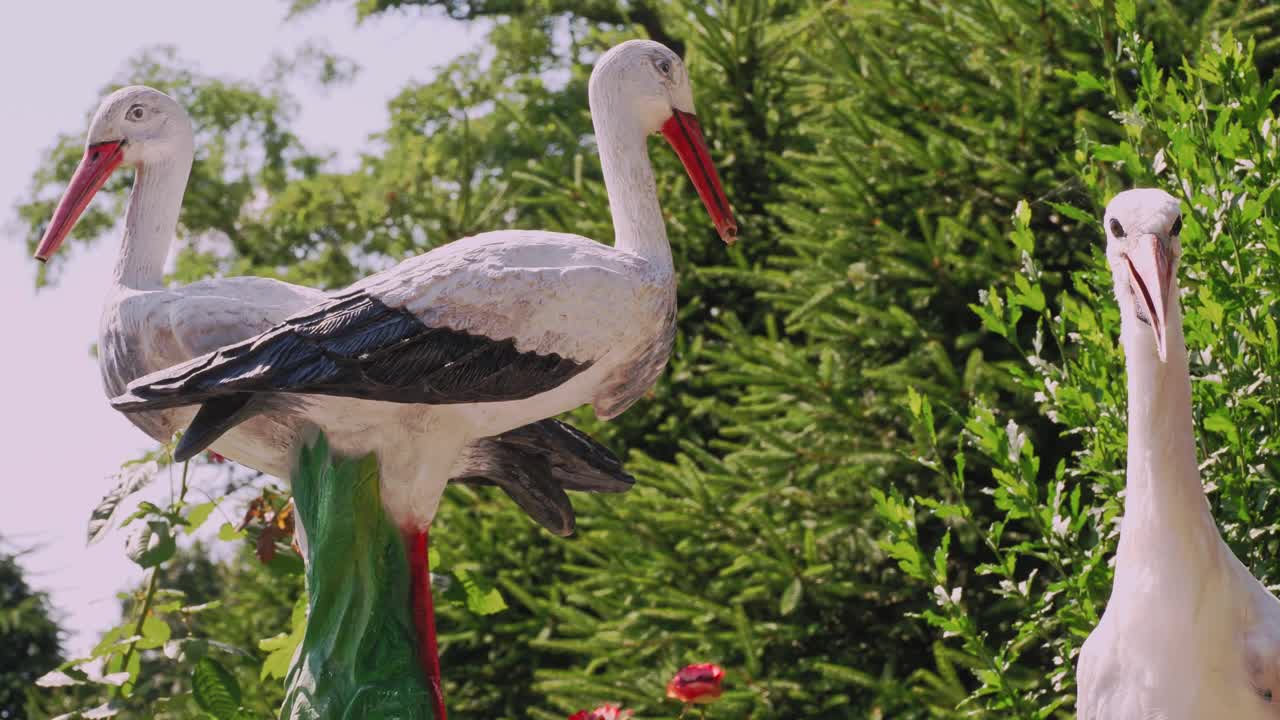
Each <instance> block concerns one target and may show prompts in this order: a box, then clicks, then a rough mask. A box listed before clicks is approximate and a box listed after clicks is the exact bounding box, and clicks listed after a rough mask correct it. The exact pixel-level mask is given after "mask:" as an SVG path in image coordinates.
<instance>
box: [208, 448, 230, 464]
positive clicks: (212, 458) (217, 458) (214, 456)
mask: <svg viewBox="0 0 1280 720" xmlns="http://www.w3.org/2000/svg"><path fill="white" fill-rule="evenodd" d="M226 461H227V459H226V458H225V457H223V456H221V455H219V454H218V453H216V452H214V451H212V450H210V451H209V462H212V463H224V462H226Z"/></svg>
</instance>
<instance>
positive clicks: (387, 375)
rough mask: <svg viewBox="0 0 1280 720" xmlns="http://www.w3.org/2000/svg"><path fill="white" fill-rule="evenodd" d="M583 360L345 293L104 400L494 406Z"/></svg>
mask: <svg viewBox="0 0 1280 720" xmlns="http://www.w3.org/2000/svg"><path fill="white" fill-rule="evenodd" d="M589 366H590V362H575V361H573V360H570V359H568V358H563V357H561V356H559V355H556V354H547V355H542V354H538V353H534V352H521V351H520V350H518V349H517V348H516V346H515V341H514V340H512V339H504V340H495V339H492V338H488V337H484V336H481V335H472V334H470V333H467V332H463V331H460V330H453V329H450V328H444V327H429V326H427V325H425V324H423V323H422V321H421V320H419V319H418V317H417V316H415V315H414V314H413V313H412V312H409V311H408V310H404V309H396V308H391V307H388V306H387V305H385V304H383V303H382V302H381V301H379V300H378V299H377V298H374V297H372V296H370V295H368V294H366V293H365V292H363V291H352V292H348V293H346V294H344V295H340V296H338V297H335V298H333V299H331V300H329V301H327V302H325V303H322V304H320V305H318V306H316V307H314V308H311V309H309V310H307V311H305V312H302V313H299V314H297V315H295V316H293V317H292V318H289V319H288V320H286V321H284V322H283V323H281V324H280V325H277V326H276V327H274V328H272V329H270V330H268V331H266V332H264V333H262V334H261V335H258V336H257V337H254V338H250V339H248V340H245V341H244V342H241V343H237V344H235V345H230V346H228V347H225V348H222V349H221V350H219V351H217V352H215V353H210V354H209V355H206V356H203V357H200V358H196V359H195V360H192V361H189V362H187V363H183V364H181V365H178V366H175V367H173V368H169V369H168V370H163V371H160V372H158V373H152V374H151V375H148V376H146V377H144V378H142V379H140V380H137V381H135V382H134V383H132V384H131V385H130V387H129V392H128V393H127V394H125V395H122V396H121V397H119V398H116V399H115V400H113V401H112V404H113V405H114V406H115V407H116V408H117V409H119V410H123V411H125V412H137V411H143V410H160V409H164V408H170V407H177V406H180V405H192V404H196V403H202V402H205V401H207V400H209V399H210V398H215V397H221V396H225V395H228V394H232V393H259V392H287V393H308V394H318V395H337V396H344V397H357V398H364V399H369V400H381V401H388V402H401V403H425V404H433V405H447V404H454V403H473V402H502V401H507V400H523V399H525V398H529V397H533V396H534V395H538V394H540V393H543V392H546V391H548V390H551V389H553V388H555V387H557V386H559V385H560V384H562V383H564V382H565V381H567V380H569V379H570V378H572V377H573V376H575V375H577V374H578V373H580V372H582V371H583V370H586V369H587V368H588V367H589Z"/></svg>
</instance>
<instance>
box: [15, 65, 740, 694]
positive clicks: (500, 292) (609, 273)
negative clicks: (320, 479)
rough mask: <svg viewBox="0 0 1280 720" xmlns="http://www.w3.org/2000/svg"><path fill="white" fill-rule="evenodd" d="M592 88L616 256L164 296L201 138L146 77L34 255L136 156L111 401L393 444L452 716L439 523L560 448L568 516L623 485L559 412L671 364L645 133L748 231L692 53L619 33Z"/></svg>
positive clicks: (103, 354)
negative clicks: (706, 125)
mask: <svg viewBox="0 0 1280 720" xmlns="http://www.w3.org/2000/svg"><path fill="white" fill-rule="evenodd" d="M589 101H590V106H591V112H592V119H593V122H594V125H595V129H596V144H597V147H598V150H599V153H600V158H601V165H602V168H603V172H604V179H605V186H606V189H607V190H608V194H609V205H610V209H611V211H612V214H613V223H614V229H615V233H616V237H615V242H614V246H613V247H609V246H606V245H602V244H600V243H597V242H595V241H593V240H589V239H587V238H584V237H580V236H577V235H569V234H564V233H552V232H535V231H526V230H505V231H498V232H491V233H485V234H481V235H477V236H474V237H469V238H464V239H461V240H457V241H455V242H453V243H450V244H448V245H445V246H442V247H439V248H436V249H435V250H433V251H431V252H428V253H426V254H423V255H419V256H417V257H414V258H410V259H408V260H405V261H403V262H401V263H400V264H398V265H396V266H395V267H393V268H391V269H389V270H386V271H383V272H380V273H377V274H375V275H372V276H370V277H368V278H365V279H364V280H362V281H360V282H358V283H356V284H354V285H352V286H350V287H348V288H346V289H345V290H341V291H337V292H334V293H321V292H320V291H317V290H313V289H309V288H304V287H299V286H296V285H290V284H288V283H283V282H279V281H276V280H270V279H264V278H256V277H240V278H227V279H223V280H216V281H206V282H200V283H195V284H192V285H188V286H185V287H180V288H165V287H164V286H163V283H162V274H163V270H162V268H163V265H164V261H165V257H166V255H167V253H168V249H169V245H170V243H171V240H172V237H173V235H174V231H175V228H176V223H177V218H178V210H179V206H180V203H181V197H182V191H183V187H184V185H185V182H186V179H187V175H188V172H189V169H190V165H191V158H192V145H193V140H192V131H191V127H190V123H189V121H188V120H187V118H186V115H185V113H184V112H183V111H182V109H181V108H180V107H179V106H178V105H177V103H175V102H174V101H173V100H172V99H170V98H168V97H167V96H165V95H163V94H161V93H159V92H157V91H155V90H151V89H148V88H142V87H131V88H125V89H123V90H120V91H118V92H116V93H114V94H112V95H111V96H110V97H108V98H107V99H106V100H105V101H104V102H103V104H102V106H101V107H100V108H99V110H98V112H97V114H96V115H95V117H94V119H93V121H92V124H91V126H90V128H89V135H88V140H87V144H86V145H87V147H86V151H85V156H84V158H83V160H82V161H81V164H80V166H79V168H78V169H77V170H76V173H75V175H74V177H73V179H72V181H71V184H70V186H69V188H68V190H67V192H66V194H65V196H64V197H63V199H62V201H61V202H60V203H59V206H58V209H57V211H56V212H55V215H54V218H53V221H52V222H51V224H50V226H49V228H48V230H47V232H46V234H45V236H44V238H43V239H42V241H41V243H40V245H39V247H38V249H37V251H36V257H37V258H39V259H41V260H44V259H47V258H48V257H49V256H50V254H51V253H53V252H54V251H55V250H56V249H57V247H58V246H59V244H60V243H61V242H62V240H63V239H64V238H65V237H66V235H67V233H68V232H69V231H70V230H71V227H72V226H73V224H74V223H75V221H76V220H77V218H78V217H79V215H80V213H81V212H82V211H83V210H84V208H85V206H86V205H87V204H88V202H89V200H90V199H91V197H92V196H93V194H94V193H95V192H96V191H97V190H98V189H100V188H101V187H102V185H103V183H104V182H105V181H106V179H107V177H108V175H109V174H110V173H111V172H112V171H113V170H114V169H115V168H116V167H118V166H121V165H129V166H133V167H135V168H136V177H135V181H134V189H133V194H132V196H131V198H130V202H129V209H128V212H127V215H126V222H125V234H124V241H123V245H122V250H121V253H120V259H119V261H118V263H117V267H116V271H115V284H114V287H113V289H112V291H111V293H110V295H109V297H108V299H107V303H106V308H105V311H104V314H103V322H102V328H101V339H100V344H99V357H100V363H101V367H102V372H103V377H104V380H105V384H106V389H107V392H108V393H109V394H110V395H112V396H118V397H117V398H116V399H115V400H113V405H114V406H115V407H117V408H118V409H120V410H121V411H123V412H126V413H129V414H130V418H131V419H132V420H133V422H134V423H135V424H137V425H138V426H139V427H141V428H142V429H143V430H145V431H146V432H147V433H149V434H150V435H151V436H152V437H155V438H157V439H161V440H165V439H168V438H169V437H171V436H172V434H173V433H174V432H175V431H177V430H179V429H181V428H183V427H186V433H185V434H184V436H183V438H182V440H181V441H180V443H179V445H178V447H177V450H176V452H175V457H176V458H177V459H179V460H182V459H184V458H188V457H191V456H192V455H194V454H196V453H198V452H200V451H201V450H203V449H204V448H206V447H210V446H211V447H212V448H213V449H214V450H216V451H217V452H219V453H220V454H222V455H225V456H227V457H229V458H232V459H234V460H236V461H238V462H241V463H243V464H245V465H247V466H249V467H253V468H256V469H259V470H261V471H263V472H266V473H268V474H271V475H275V476H277V477H281V478H288V477H289V476H290V471H291V468H292V466H293V463H294V462H295V459H296V450H297V447H298V445H299V443H300V442H301V441H302V440H303V439H304V438H305V437H306V436H307V435H309V434H310V433H312V432H314V431H315V430H321V431H323V432H324V433H325V435H326V436H327V437H328V439H329V442H330V445H331V447H332V448H333V450H334V451H335V452H336V453H338V454H340V455H345V456H363V455H365V454H367V453H370V452H373V453H376V455H377V456H378V459H379V463H380V467H381V482H382V498H383V501H384V504H385V505H386V508H387V511H388V513H389V514H390V516H391V517H392V518H393V520H394V521H395V522H397V523H398V524H399V526H400V527H401V529H402V531H403V532H404V533H405V535H406V541H407V542H408V544H409V551H410V558H411V559H410V562H411V564H412V566H413V569H414V576H415V582H414V588H415V598H414V602H415V606H416V607H418V608H421V609H422V610H423V612H420V613H419V614H418V616H417V620H418V622H419V639H420V643H421V647H420V657H421V658H422V660H423V663H424V666H425V670H426V672H427V675H428V678H429V679H430V680H431V684H432V690H433V693H434V694H435V703H436V706H437V717H438V718H443V717H444V707H443V700H442V698H441V696H440V692H439V665H438V658H437V654H436V649H435V631H434V621H433V619H432V616H431V613H430V592H431V591H430V574H429V572H428V568H427V540H428V535H427V530H428V527H429V525H430V523H431V521H432V519H433V518H434V515H435V512H436V508H437V505H438V503H439V500H440V496H441V493H442V492H443V490H444V487H445V484H446V482H447V481H448V480H449V479H450V478H451V477H454V478H477V477H479V478H483V479H486V480H488V481H496V482H499V483H501V482H502V479H503V478H504V477H506V478H508V479H509V478H510V476H511V475H513V474H514V475H520V474H521V473H522V472H523V470H522V469H521V468H520V467H518V466H519V465H520V464H522V463H524V462H525V461H527V460H528V459H529V458H530V457H531V456H536V457H535V459H540V460H541V461H542V462H547V457H546V455H547V454H548V452H550V453H551V454H552V457H551V458H550V464H551V465H552V466H553V468H552V469H551V470H549V471H547V472H551V473H552V474H555V475H556V478H555V479H556V480H557V481H558V484H557V483H551V482H541V483H537V486H538V488H541V489H540V490H537V491H536V492H533V493H531V495H532V496H533V499H532V501H533V502H534V503H535V504H537V503H538V502H544V501H545V502H551V504H552V506H553V510H554V506H557V502H556V498H555V497H549V496H551V495H554V492H555V490H556V489H558V487H559V485H560V484H562V485H564V487H568V488H570V489H575V487H574V484H575V483H580V484H587V485H595V486H597V487H595V489H620V488H619V487H616V486H622V487H625V484H626V483H625V482H624V481H625V480H626V478H625V476H622V479H617V478H614V477H611V475H614V474H616V473H615V471H616V464H615V465H610V463H609V461H610V460H611V458H609V457H608V456H607V451H603V449H602V448H599V446H596V445H594V444H593V443H590V441H589V439H587V438H585V436H582V435H581V434H580V433H576V431H572V429H571V428H567V427H566V426H563V425H558V424H548V423H547V422H542V421H543V420H544V419H545V418H549V417H551V416H554V415H557V414H559V413H563V412H565V411H568V410H571V409H573V408H575V407H578V406H581V405H584V404H591V405H592V406H593V407H594V408H595V412H596V414H597V415H598V416H600V417H602V418H606V419H607V418H612V417H614V416H616V415H618V414H619V413H621V412H622V411H623V410H625V409H626V408H627V407H629V406H630V405H631V404H632V403H634V402H635V401H636V400H637V399H639V398H640V397H641V395H643V394H644V393H645V392H646V391H647V390H648V389H649V388H650V387H651V386H652V385H653V383H654V382H655V381H656V379H657V377H658V375H659V374H660V373H661V371H662V369H663V367H664V366H665V364H666V362H667V359H668V357H669V355H670V352H671V348H672V344H673V341H674V337H675V309H676V288H675V271H674V267H673V264H672V256H671V248H670V245H669V243H668V240H667V234H666V227H665V223H664V221H663V216H662V212H661V209H660V207H659V204H658V197H657V189H656V185H655V182H654V176H653V170H652V167H651V165H650V162H649V157H648V150H647V145H646V140H647V137H648V136H649V135H651V134H654V133H657V132H661V133H662V134H663V135H664V137H665V138H666V139H667V141H668V142H669V143H670V144H671V145H672V146H673V148H674V149H675V151H676V153H677V155H678V156H679V157H680V159H681V161H682V162H683V164H684V166H685V168H686V170H687V172H688V174H689V176H690V178H691V180H692V182H693V185H694V187H695V188H696V189H697V192H698V194H699V195H700V196H701V198H702V201H703V203H704V204H705V206H706V208H707V211H708V212H709V213H710V215H711V218H712V220H713V222H714V224H715V227H716V229H717V231H718V232H719V234H720V236H721V238H722V239H723V240H724V241H725V242H732V241H733V240H735V239H736V234H737V225H736V223H735V220H734V218H733V215H732V212H731V211H730V208H729V203H728V200H727V199H726V198H725V194H724V191H723V189H722V187H721V185H720V180H719V177H718V175H717V173H716V171H715V168H714V166H713V165H712V163H711V161H710V157H709V153H708V150H707V147H706V143H705V140H704V139H703V136H702V132H701V130H700V127H699V124H698V122H697V118H696V116H695V114H694V105H693V95H692V90H691V88H690V84H689V77H688V74H687V72H686V70H685V67H684V65H683V63H682V62H681V61H680V58H679V57H678V56H676V55H675V54H674V53H672V52H671V51H670V50H669V49H667V48H666V47H664V46H662V45H661V44H658V43H655V42H650V41H640V40H633V41H628V42H625V43H622V44H621V45H619V46H617V47H615V48H613V49H612V50H610V51H609V52H607V53H605V54H604V55H603V56H602V57H601V58H600V59H599V61H598V62H597V64H596V67H595V69H594V71H593V73H592V75H591V81H590V86H589ZM246 338H247V339H246ZM193 358H194V359H193ZM144 375H145V377H142V376H144ZM194 406H198V408H199V409H198V411H196V409H195V407H194ZM547 442H553V443H555V447H552V448H551V449H550V451H548V450H547V449H545V448H543V447H540V446H542V445H544V444H545V443H547ZM556 453H559V454H558V455H556ZM566 456H567V457H566ZM513 463H514V464H515V465H516V466H517V467H516V468H514V469H513V468H512V467H511V466H512V464H513ZM557 463H558V464H557ZM553 471H555V472H553ZM557 472H558V474H557ZM545 474H546V473H544V475H545ZM584 477H585V478H586V479H584ZM610 483H613V485H614V487H608V486H610ZM525 484H526V486H527V484H528V483H527V481H526V482H525ZM601 486H604V487H601ZM508 489H510V488H508ZM526 494H530V493H526ZM561 494H562V493H561ZM513 497H516V498H517V500H518V501H519V500H520V497H519V496H518V494H513ZM522 506H524V503H522ZM528 509H529V508H527V507H526V510H528ZM531 514H532V513H531ZM552 514H553V515H554V512H553V513H552ZM570 519H571V516H570Z"/></svg>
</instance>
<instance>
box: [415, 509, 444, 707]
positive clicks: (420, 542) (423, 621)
mask: <svg viewBox="0 0 1280 720" xmlns="http://www.w3.org/2000/svg"><path fill="white" fill-rule="evenodd" d="M427 532H428V531H427V530H421V531H416V532H411V533H409V534H408V546H409V568H410V570H411V572H412V573H413V592H412V594H413V622H414V626H415V628H416V629H417V631H418V660H419V662H421V663H422V670H423V672H424V673H426V676H427V683H428V685H430V687H431V701H432V703H433V704H434V705H435V718H436V720H446V715H445V709H444V690H443V689H442V688H441V686H440V649H439V648H438V647H437V645H436V611H435V605H434V603H433V602H432V599H431V563H430V561H429V560H428V559H427V558H428V556H427V548H428V545H429V540H428V537H427Z"/></svg>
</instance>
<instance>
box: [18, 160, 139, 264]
mask: <svg viewBox="0 0 1280 720" xmlns="http://www.w3.org/2000/svg"><path fill="white" fill-rule="evenodd" d="M122 160H124V141H123V140H115V141H112V142H100V143H94V144H93V145H90V146H89V147H87V148H85V151H84V157H83V158H81V159H80V165H79V167H77V168H76V174H75V175H72V176H71V184H70V185H68V186H67V191H66V192H65V193H63V195H62V199H61V200H59V201H58V209H57V210H54V211H53V220H51V221H50V222H49V228H48V229H47V230H45V231H44V237H43V238H41V240H40V246H39V247H37V248H36V259H37V260H39V261H40V262H47V261H48V260H49V256H51V255H53V253H54V251H55V250H57V249H58V246H59V245H61V244H62V241H63V240H65V239H66V238H67V235H68V234H70V233H71V228H73V227H75V225H76V221H77V220H79V219H80V214H81V213H83V212H84V209H85V208H86V207H89V201H90V200H92V199H93V196H94V195H96V194H97V192H98V191H99V190H101V189H102V186H103V185H105V184H106V182H107V178H109V177H111V172H112V171H113V170H115V169H116V168H117V167H120V162H121V161H122Z"/></svg>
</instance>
